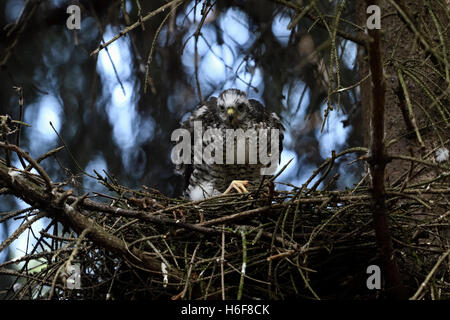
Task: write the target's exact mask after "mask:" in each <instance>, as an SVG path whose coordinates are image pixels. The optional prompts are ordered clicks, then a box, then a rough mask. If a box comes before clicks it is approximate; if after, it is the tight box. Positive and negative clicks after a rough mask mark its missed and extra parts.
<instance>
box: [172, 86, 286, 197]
mask: <svg viewBox="0 0 450 320" xmlns="http://www.w3.org/2000/svg"><path fill="white" fill-rule="evenodd" d="M199 127H200V129H201V130H202V131H201V132H200V134H199V133H198V132H197V136H196V133H195V131H196V130H197V131H198V130H199ZM181 129H184V130H186V131H187V132H189V134H190V136H191V137H192V139H191V140H190V143H191V146H192V148H191V149H190V151H191V155H190V156H189V157H190V159H189V160H191V161H188V163H181V164H177V165H176V172H177V173H178V174H181V175H183V176H184V178H185V196H187V197H189V198H190V199H192V200H200V199H204V198H207V197H211V196H215V195H220V194H222V193H228V192H230V191H232V190H236V191H237V192H239V193H245V192H248V191H247V188H246V187H248V185H252V186H255V185H256V186H258V185H259V183H260V182H261V177H262V170H261V169H262V168H268V167H269V164H268V158H267V157H272V156H273V155H276V157H277V158H276V161H275V169H276V166H277V165H278V163H279V161H280V157H281V152H282V146H283V130H284V127H283V125H282V124H281V121H280V118H279V117H278V116H277V115H276V114H275V113H270V112H268V111H267V110H266V108H265V107H264V106H263V105H262V104H261V103H260V102H258V101H257V100H254V99H248V98H247V96H246V94H245V93H244V92H242V91H241V90H238V89H228V90H225V91H223V92H222V93H220V95H219V96H218V97H217V98H216V97H211V98H210V99H209V100H208V101H206V102H204V103H202V104H200V105H199V106H198V107H197V108H196V109H195V110H194V111H193V112H192V113H191V115H190V116H189V117H188V118H187V119H186V120H185V121H184V122H182V123H181ZM208 129H211V130H208ZM260 129H263V130H260ZM264 132H266V133H267V135H266V138H261V135H259V133H264ZM233 134H234V135H233ZM242 134H244V135H242ZM227 135H229V136H227ZM242 137H243V140H241V142H238V140H239V139H240V138H242ZM198 138H201V141H200V142H199V141H198ZM242 141H244V143H242ZM275 141H276V143H275ZM214 142H215V143H216V144H215V146H216V147H217V146H222V147H223V148H222V150H220V148H216V149H214V150H213V151H212V152H211V156H212V157H214V158H213V160H216V161H211V160H210V161H207V160H206V161H205V159H200V160H202V161H199V160H198V159H197V161H196V159H195V156H197V157H200V158H201V156H202V155H203V156H204V154H202V152H204V151H205V150H208V151H211V145H212V144H213V143H214ZM271 142H274V143H273V144H271ZM196 143H197V147H200V148H201V151H200V152H198V151H195V148H196V147H195V144H196ZM208 145H209V146H210V147H209V149H208ZM255 147H256V149H255ZM197 150H198V149H197ZM255 150H257V152H255ZM274 151H276V152H274ZM196 152H197V153H196ZM219 152H222V153H219ZM240 152H241V154H240ZM195 154H196V155H195ZM261 154H263V155H264V154H265V155H266V156H267V157H266V158H265V162H264V161H263V159H264V158H261V156H260V155H261ZM239 157H240V158H239ZM255 158H256V161H255ZM238 159H240V160H238ZM252 159H253V160H252ZM217 160H218V161H217ZM220 160H222V161H220ZM272 160H273V159H272V158H271V164H273V163H272ZM272 169H273V168H272ZM273 173H274V172H272V173H271V174H273ZM265 174H267V173H265Z"/></svg>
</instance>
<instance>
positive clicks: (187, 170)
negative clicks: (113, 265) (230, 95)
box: [175, 97, 218, 189]
mask: <svg viewBox="0 0 450 320" xmlns="http://www.w3.org/2000/svg"><path fill="white" fill-rule="evenodd" d="M216 104H217V98H216V97H212V98H210V99H209V100H208V101H206V102H204V103H202V104H200V105H198V106H197V108H196V109H195V110H194V111H192V113H191V115H190V116H189V117H188V118H187V119H186V120H185V121H184V122H182V123H181V127H180V128H182V129H186V130H188V131H189V133H190V135H191V163H190V164H185V163H182V164H178V165H176V167H175V171H176V172H177V173H178V174H180V175H183V177H184V189H186V188H187V187H188V186H189V179H190V177H191V174H192V172H193V170H194V166H193V163H194V122H195V121H201V122H202V127H203V132H205V130H206V128H207V127H209V126H211V125H212V124H213V123H217V121H218V119H216V117H217V115H216V112H215V108H216Z"/></svg>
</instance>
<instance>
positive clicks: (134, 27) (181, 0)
mask: <svg viewBox="0 0 450 320" xmlns="http://www.w3.org/2000/svg"><path fill="white" fill-rule="evenodd" d="M183 1H184V0H173V1H171V2H169V3H166V4H165V5H163V6H161V7H159V8H158V9H156V10H154V11H152V12H149V13H148V14H147V15H146V16H145V17H143V18H142V19H141V18H139V21H137V22H135V23H133V24H132V25H131V26H129V27H126V28H125V29H123V30H121V31H120V32H119V33H118V34H116V35H115V36H114V37H113V38H112V39H110V40H108V41H106V42H105V43H104V44H101V45H100V46H98V48H97V49H95V50H94V51H92V52H91V54H90V56H93V55H95V54H97V53H99V51H100V50H102V49H104V48H106V47H107V46H109V45H110V44H111V43H113V42H114V41H116V40H117V39H119V38H120V37H123V36H124V35H126V34H127V33H128V32H130V31H132V30H134V29H136V28H137V27H139V26H140V25H141V24H143V23H144V22H145V21H147V20H149V19H150V18H152V17H153V16H156V15H157V14H158V13H160V12H164V10H166V9H167V8H169V7H171V6H172V5H177V4H180V3H181V2H183Z"/></svg>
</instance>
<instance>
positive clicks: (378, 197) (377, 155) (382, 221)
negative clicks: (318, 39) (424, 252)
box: [366, 0, 407, 299]
mask: <svg viewBox="0 0 450 320" xmlns="http://www.w3.org/2000/svg"><path fill="white" fill-rule="evenodd" d="M366 4H367V6H370V5H378V1H377V0H366ZM369 36H370V38H371V39H370V41H369V44H368V51H369V63H370V71H371V74H372V99H373V100H372V110H371V113H370V120H371V145H370V150H369V153H370V157H369V164H370V173H371V176H372V190H371V195H372V199H371V202H372V216H373V223H374V228H375V233H376V239H377V245H378V248H379V250H380V253H381V260H382V263H383V269H384V275H385V277H386V283H387V286H388V291H389V293H390V294H391V295H392V297H394V298H397V299H406V298H407V295H406V292H405V289H404V287H403V284H402V280H401V278H400V272H399V269H398V266H397V262H396V260H395V257H394V252H393V247H392V240H391V235H390V232H389V223H388V219H387V207H386V190H385V186H384V179H385V177H384V172H385V169H386V164H387V161H388V160H387V159H388V158H387V155H386V152H385V147H384V111H385V110H384V109H385V91H386V89H385V82H384V75H383V59H382V54H381V44H380V42H381V41H380V31H379V30H377V29H371V30H369Z"/></svg>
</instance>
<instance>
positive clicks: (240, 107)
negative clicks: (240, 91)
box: [238, 103, 245, 111]
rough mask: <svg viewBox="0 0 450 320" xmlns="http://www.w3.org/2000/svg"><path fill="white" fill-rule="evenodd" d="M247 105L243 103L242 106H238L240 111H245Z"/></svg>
mask: <svg viewBox="0 0 450 320" xmlns="http://www.w3.org/2000/svg"><path fill="white" fill-rule="evenodd" d="M244 107H245V105H244V104H243V103H241V104H240V105H238V110H239V111H242V110H244Z"/></svg>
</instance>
